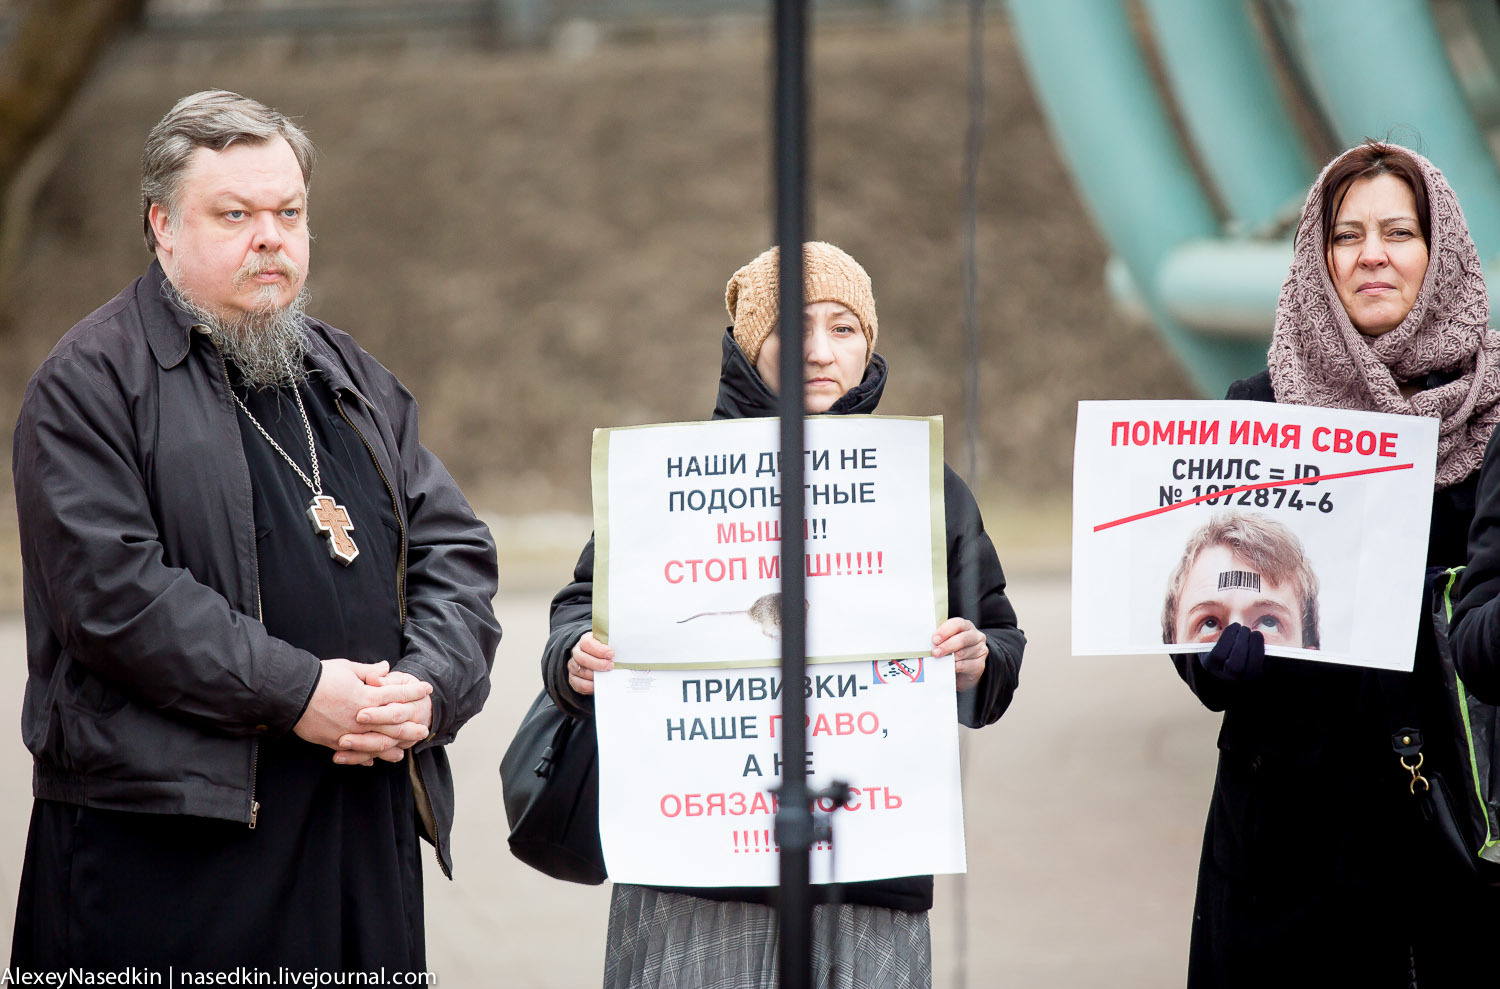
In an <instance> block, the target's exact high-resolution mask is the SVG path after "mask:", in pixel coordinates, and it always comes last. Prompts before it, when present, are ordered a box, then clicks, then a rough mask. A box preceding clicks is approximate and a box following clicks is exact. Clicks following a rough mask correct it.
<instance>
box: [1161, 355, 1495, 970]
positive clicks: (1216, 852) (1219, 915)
mask: <svg viewBox="0 0 1500 989" xmlns="http://www.w3.org/2000/svg"><path fill="white" fill-rule="evenodd" d="M1225 397H1226V398H1230V399H1249V400H1255V401H1274V395H1273V393H1272V388H1271V383H1270V376H1269V374H1268V373H1266V372H1262V373H1261V374H1259V375H1256V376H1254V377H1251V378H1247V379H1245V380H1243V381H1238V382H1236V383H1235V384H1233V385H1231V386H1230V388H1229V393H1228V394H1227V395H1226V396H1225ZM1475 483H1476V479H1475V477H1474V476H1471V477H1469V478H1467V479H1466V480H1464V481H1463V482H1461V483H1459V484H1456V485H1453V486H1451V487H1448V488H1443V489H1440V490H1438V491H1436V492H1435V494H1434V498H1433V507H1432V517H1431V523H1430V536H1429V542H1428V564H1429V565H1430V566H1454V565H1460V564H1462V563H1463V562H1464V539H1465V534H1466V532H1467V530H1468V526H1469V520H1470V519H1471V518H1472V516H1473V514H1474V492H1475ZM1393 508H1397V510H1399V509H1398V507H1397V506H1393ZM1430 642H1431V640H1430V638H1429V637H1428V636H1425V635H1424V636H1423V637H1422V638H1421V639H1419V642H1418V648H1417V656H1416V667H1415V670H1414V672H1412V673H1395V672H1389V671H1382V670H1373V669H1365V668H1361V667H1354V666H1340V665H1333V664H1327V663H1318V662H1312V661H1304V660H1295V659H1275V658H1273V659H1270V660H1268V664H1267V669H1266V672H1265V673H1264V674H1263V675H1262V676H1260V677H1259V678H1258V679H1255V680H1251V681H1243V682H1233V681H1225V680H1220V679H1217V678H1216V677H1213V676H1211V675H1209V674H1208V673H1205V672H1204V671H1203V669H1202V667H1200V666H1199V665H1198V663H1197V660H1196V658H1195V657H1193V656H1177V657H1174V663H1175V665H1176V666H1177V671H1178V673H1179V675H1181V676H1182V678H1183V679H1184V680H1185V681H1186V682H1187V684H1188V685H1189V686H1190V687H1191V688H1192V689H1193V691H1194V693H1196V694H1197V695H1198V697H1199V699H1200V700H1202V702H1203V703H1204V705H1206V706H1207V707H1208V708H1209V709H1210V710H1214V711H1223V712H1224V719H1223V724H1222V726H1221V728H1220V732H1219V750H1220V751H1219V764H1218V773H1217V776H1216V777H1215V780H1214V791H1213V797H1212V800H1211V803H1210V806H1209V813H1208V822H1207V825H1206V827H1205V829H1204V837H1203V852H1202V858H1201V861H1200V864H1199V871H1198V891H1197V902H1196V905H1195V907H1194V912H1193V927H1192V947H1191V956H1190V962H1189V976H1188V985H1189V986H1190V987H1192V989H1202V987H1220V986H1246V987H1249V986H1256V987H1259V986H1267V985H1278V986H1291V985H1297V986H1300V985H1319V986H1328V985H1348V986H1361V987H1365V986H1387V985H1389V986H1397V985H1400V986H1405V985H1406V984H1407V983H1406V981H1403V979H1402V977H1403V976H1404V975H1405V973H1406V972H1407V969H1408V967H1409V966H1410V961H1411V954H1412V951H1413V950H1414V946H1415V947H1416V949H1418V950H1417V951H1416V953H1417V955H1418V956H1419V961H1418V970H1419V971H1420V972H1422V973H1423V976H1424V977H1423V979H1422V981H1421V983H1420V984H1421V985H1422V986H1424V987H1426V986H1428V985H1447V984H1449V983H1448V982H1446V981H1444V980H1443V979H1441V978H1434V977H1433V976H1434V975H1435V973H1436V972H1437V970H1438V966H1439V965H1446V964H1448V963H1450V962H1451V961H1452V960H1453V959H1462V958H1464V957H1465V956H1464V954H1463V952H1464V950H1465V948H1464V947H1461V946H1462V945H1463V941H1462V935H1461V933H1460V932H1461V929H1462V925H1463V924H1464V923H1467V922H1469V921H1470V920H1471V919H1474V918H1475V917H1476V916H1478V915H1480V914H1481V913H1482V912H1483V911H1488V913H1487V916H1488V917H1489V921H1488V922H1489V923H1493V922H1495V920H1496V919H1497V916H1496V914H1495V913H1494V912H1493V904H1492V901H1485V902H1480V903H1478V904H1477V905H1476V904H1475V903H1474V902H1473V901H1471V900H1470V899H1469V897H1470V895H1471V893H1472V892H1473V891H1472V890H1470V889H1468V888H1467V887H1465V886H1463V885H1462V884H1461V883H1459V882H1458V881H1457V879H1456V877H1452V876H1451V875H1450V874H1449V873H1447V872H1445V871H1444V870H1443V869H1442V866H1441V863H1439V862H1438V861H1437V858H1436V846H1435V843H1434V842H1432V840H1431V834H1430V833H1429V830H1428V829H1427V828H1426V827H1424V826H1423V825H1424V822H1422V821H1420V820H1419V819H1418V818H1417V816H1416V813H1415V802H1414V801H1413V799H1412V796H1411V793H1410V790H1409V784H1410V778H1411V777H1410V774H1409V773H1408V772H1406V771H1405V770H1403V769H1402V768H1401V766H1400V765H1399V762H1398V758H1397V756H1396V754H1395V753H1394V751H1393V750H1392V748H1391V740H1390V736H1391V734H1392V730H1393V729H1392V724H1391V719H1392V712H1393V711H1396V710H1400V711H1404V712H1406V713H1407V716H1409V717H1414V718H1418V719H1420V720H1421V721H1422V722H1423V723H1422V724H1421V725H1418V726H1417V727H1421V728H1423V730H1424V734H1425V735H1426V737H1427V746H1426V750H1425V754H1426V757H1427V763H1426V766H1427V767H1429V768H1442V769H1448V767H1450V766H1451V765H1452V762H1451V760H1450V759H1449V757H1448V756H1447V753H1446V751H1445V745H1444V743H1446V742H1451V741H1453V740H1452V739H1451V738H1446V737H1444V736H1443V732H1442V729H1441V727H1440V726H1441V725H1443V724H1444V723H1446V718H1445V715H1444V708H1443V699H1442V686H1441V683H1440V681H1439V680H1438V679H1437V669H1436V659H1435V657H1434V655H1433V654H1432V652H1431V645H1430ZM1403 720H1404V718H1403ZM1450 911H1452V912H1450ZM1435 932H1436V937H1437V939H1438V940H1439V941H1440V942H1441V943H1443V944H1444V945H1445V946H1448V947H1451V949H1452V951H1451V952H1450V953H1449V955H1448V957H1447V958H1440V959H1434V958H1433V956H1432V953H1431V952H1430V951H1429V950H1428V949H1429V948H1430V947H1431V944H1432V942H1433V936H1434V933H1435ZM1450 936H1451V938H1452V940H1451V945H1450V944H1448V942H1447V941H1446V940H1445V939H1447V938H1449V937H1450ZM1470 950H1472V949H1470Z"/></svg>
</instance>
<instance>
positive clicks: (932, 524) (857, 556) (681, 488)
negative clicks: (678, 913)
mask: <svg viewBox="0 0 1500 989" xmlns="http://www.w3.org/2000/svg"><path fill="white" fill-rule="evenodd" d="M805 435H806V450H805V452H804V469H805V472H806V473H805V477H804V482H805V485H806V487H805V489H804V495H805V500H806V511H805V516H806V518H805V522H804V527H803V534H804V538H805V540H806V546H805V553H804V556H803V560H802V566H803V567H804V568H805V571H804V572H805V574H806V600H805V602H802V603H801V604H802V607H803V609H804V613H805V615H806V621H807V626H806V627H807V654H808V658H809V663H810V664H813V665H809V668H808V672H807V677H806V680H805V682H804V683H802V684H798V685H797V686H796V688H795V689H798V690H800V691H802V693H803V695H804V696H805V697H806V700H807V709H808V720H807V729H806V730H807V747H806V751H807V757H806V758H807V767H808V774H809V779H808V786H809V789H810V790H812V791H814V792H816V791H818V790H821V789H822V788H824V787H826V786H827V785H829V784H830V783H831V782H832V781H834V780H842V781H844V782H847V783H848V784H850V786H851V787H852V791H851V800H850V802H849V805H848V806H847V807H843V808H838V809H834V808H833V807H832V805H831V804H828V803H827V802H826V801H825V802H824V804H823V805H822V806H821V807H820V808H819V809H820V810H821V811H823V812H826V814H827V818H828V821H829V823H830V824H831V826H832V834H833V838H834V840H833V843H832V844H829V843H828V842H827V841H820V842H818V843H817V844H815V845H814V847H813V848H812V859H811V864H812V879H813V881H814V882H817V883H826V882H834V881H838V882H850V881H859V880H868V879H880V878H888V877H891V876H907V875H924V874H928V873H949V872H961V871H963V869H964V843H963V805H962V799H961V793H960V787H959V770H958V728H957V698H956V694H955V692H954V678H953V677H954V675H953V662H952V659H951V658H947V659H943V660H935V659H933V658H932V656H931V650H932V634H933V632H934V631H935V630H936V629H937V627H938V625H939V624H941V621H942V619H944V618H946V617H947V613H948V601H947V559H946V536H945V531H946V526H945V521H944V517H943V462H942V447H943V441H942V422H941V420H940V419H901V418H887V417H873V416H832V417H811V418H809V419H808V420H807V422H806V433H805ZM778 446H779V435H778V427H777V422H776V420H773V419H741V420H725V421H720V422H712V423H683V424H673V425H664V426H646V427H636V428H622V429H610V430H599V431H597V432H596V433H595V436H594V463H593V466H594V517H595V545H596V554H597V555H596V563H595V584H594V605H595V609H594V633H595V635H596V636H597V637H598V638H600V639H602V640H604V641H607V642H608V643H609V644H610V645H611V646H612V647H613V648H614V650H615V662H616V666H617V668H616V669H615V670H614V671H612V672H609V673H604V674H600V675H599V676H598V677H596V679H595V688H596V695H595V707H594V710H595V723H596V727H597V729H598V733H599V796H600V801H599V818H600V821H599V825H600V834H601V838H602V840H603V845H604V857H605V863H606V865H607V867H608V870H609V874H610V877H611V878H612V879H614V880H615V881H617V882H637V883H646V884H653V885H666V886H767V885H774V884H775V883H776V882H777V881H778V877H779V870H780V855H779V852H780V849H779V848H778V847H777V844H776V839H775V813H776V796H775V793H776V790H777V787H778V786H779V784H780V782H781V778H782V767H781V750H782V744H783V740H784V734H785V733H784V732H783V731H782V730H781V711H782V697H781V693H782V678H781V671H780V668H779V667H778V666H777V665H776V664H777V663H778V662H779V660H780V655H781V639H780V632H781V619H782V616H783V609H782V607H781V603H780V591H781V562H780V560H781V528H780V482H781V475H780V471H779V469H778V454H777V448H778ZM913 657H915V658H913Z"/></svg>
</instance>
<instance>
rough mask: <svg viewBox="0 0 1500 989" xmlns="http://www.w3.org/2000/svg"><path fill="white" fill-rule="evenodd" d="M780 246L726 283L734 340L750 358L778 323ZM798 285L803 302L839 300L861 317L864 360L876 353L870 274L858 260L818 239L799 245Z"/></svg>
mask: <svg viewBox="0 0 1500 989" xmlns="http://www.w3.org/2000/svg"><path fill="white" fill-rule="evenodd" d="M780 258H781V252H780V250H779V249H777V248H775V247H773V248H771V249H770V250H769V251H766V252H764V253H762V254H761V255H760V256H759V257H757V258H756V259H755V260H754V261H751V262H750V263H749V264H747V265H745V266H744V267H743V268H741V269H740V270H739V271H736V272H735V273H734V275H733V276H732V277H731V278H730V279H729V284H728V285H726V286H725V287H724V308H725V309H728V310H729V318H730V319H731V320H733V321H734V342H735V343H737V344H739V345H740V349H741V350H743V351H744V352H745V356H746V357H748V358H750V363H751V364H754V363H755V362H756V360H757V359H758V358H759V357H760V348H761V345H762V344H764V343H765V342H766V337H768V336H770V335H771V330H772V329H774V328H775V326H776V315H777V312H778V298H779V296H778V295H777V293H778V292H779V291H780V288H781V278H780V275H779V274H778V271H777V267H776V266H777V265H778V264H779V263H780ZM802 286H803V288H802V290H803V293H804V295H803V300H804V303H803V304H804V305H812V304H813V303H814V302H837V303H839V304H840V305H842V306H844V307H845V308H846V309H848V310H849V311H850V312H852V313H853V314H854V315H856V316H858V317H859V324H860V329H862V330H864V333H865V343H866V344H868V346H867V347H866V348H865V364H866V365H868V364H869V363H870V357H871V356H872V355H873V354H874V353H875V336H876V333H877V332H878V326H877V324H876V322H875V294H874V292H873V291H871V289H870V276H869V275H868V274H866V272H865V269H864V268H862V267H860V264H859V262H858V261H856V260H854V259H853V258H851V257H850V256H849V255H847V254H845V253H844V252H843V251H841V250H839V249H838V248H837V247H834V246H833V245H832V244H825V243H823V242H822V241H820V240H810V241H808V242H807V243H805V244H803V245H802Z"/></svg>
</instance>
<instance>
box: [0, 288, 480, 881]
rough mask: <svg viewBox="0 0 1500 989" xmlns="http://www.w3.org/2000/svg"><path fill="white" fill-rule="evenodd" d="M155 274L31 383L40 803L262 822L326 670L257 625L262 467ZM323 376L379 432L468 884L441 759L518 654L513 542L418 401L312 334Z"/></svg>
mask: <svg viewBox="0 0 1500 989" xmlns="http://www.w3.org/2000/svg"><path fill="white" fill-rule="evenodd" d="M163 281H164V276H163V274H162V270H161V268H160V266H159V265H157V264H154V263H153V264H152V266H151V268H150V270H149V271H148V272H147V273H146V274H145V275H144V276H142V277H141V278H138V279H136V281H135V282H133V283H132V284H131V285H129V286H127V287H126V288H125V289H124V290H123V291H122V292H121V293H120V294H119V295H118V296H116V297H115V298H114V299H113V300H111V301H110V302H109V303H107V304H105V305H104V306H102V307H101V308H100V309H98V310H97V311H95V312H94V313H93V314H92V315H90V316H89V317H88V318H86V319H85V320H83V321H82V322H81V323H79V324H78V325H77V326H75V327H73V328H72V329H71V330H70V331H68V333H67V334H66V335H65V336H64V337H63V338H62V340H61V341H59V342H58V344H57V346H56V347H54V348H53V350H52V353H51V354H50V355H49V356H48V358H47V360H46V361H45V362H44V363H43V364H42V366H41V367H40V368H39V369H38V370H37V372H36V374H35V375H34V376H33V377H32V379H31V383H30V384H29V385H28V386H27V389H26V396H25V399H24V402H23V404H22V407H21V415H20V419H19V421H18V422H17V423H16V430H15V449H14V457H13V460H12V470H13V472H14V477H15V491H16V508H17V513H18V516H19V521H20V529H21V560H22V567H23V570H22V575H23V581H24V595H25V610H26V643H27V662H28V667H29V677H28V679H27V683H26V697H25V702H24V706H23V709H22V714H21V729H22V735H23V736H24V739H25V742H26V746H27V748H28V749H30V750H31V753H32V756H33V759H34V763H35V771H34V777H33V781H34V782H33V788H34V792H35V794H36V796H37V797H39V798H43V799H49V800H60V801H66V802H71V803H77V804H83V805H86V806H89V807H99V808H106V809H111V810H128V811H139V812H147V813H158V814H187V815H195V816H200V817H210V818H221V819H227V820H235V821H244V822H245V823H247V824H249V823H250V822H251V821H252V817H253V813H254V809H255V804H256V799H255V796H256V795H255V766H256V760H257V751H258V744H259V743H258V739H259V738H260V737H261V736H265V735H276V734H282V733H285V732H287V731H290V730H291V728H292V726H293V725H294V724H295V723H296V722H297V720H298V718H299V717H300V716H301V713H302V710H303V707H304V706H305V704H306V703H307V700H308V698H309V697H310V696H311V693H312V690H313V687H314V686H315V684H316V682H317V678H318V676H319V672H320V666H319V663H318V660H319V657H315V656H313V655H312V654H310V653H307V652H305V651H303V650H300V649H296V648H294V647H292V646H291V645H289V644H287V643H286V642H283V641H281V640H279V639H276V638H273V637H272V636H270V635H269V634H267V632H266V630H265V627H264V626H263V625H261V623H260V622H259V621H257V620H256V615H257V614H258V610H259V600H260V580H261V579H262V577H263V575H262V574H260V573H259V571H258V567H257V563H256V552H255V538H256V534H255V523H254V513H253V509H252V504H251V491H250V474H249V468H248V466H247V465H246V462H245V454H244V448H243V446H242V445H241V440H240V430H239V424H238V420H237V418H236V416H237V413H236V411H235V406H234V403H233V401H232V399H231V395H230V386H229V380H228V376H227V374H226V371H225V365H224V362H223V360H222V358H221V357H220V356H219V353H218V350H217V348H216V347H214V345H213V344H212V342H211V341H210V340H209V339H208V338H207V337H206V336H204V335H202V334H199V333H194V332H190V331H189V330H188V329H186V328H185V327H184V326H183V325H182V323H180V322H179V321H178V320H176V319H175V318H174V317H173V315H172V313H171V311H170V310H169V309H168V308H167V304H166V303H165V301H164V300H163V296H162V285H163ZM308 324H309V327H310V330H311V333H310V342H309V355H308V356H309V360H310V362H311V364H312V366H313V368H314V371H315V373H321V374H323V375H324V376H325V377H326V379H327V381H328V383H329V385H330V386H331V388H332V389H333V391H334V393H335V395H336V396H337V400H338V405H339V408H340V411H341V412H342V413H343V414H344V416H345V418H346V419H348V421H349V423H350V425H351V426H353V428H354V429H355V430H356V431H357V432H358V433H359V435H360V436H361V437H362V438H363V439H364V441H365V444H366V446H367V447H368V448H369V451H370V456H371V457H372V458H373V459H374V461H375V464H376V466H377V467H378V468H379V470H380V473H381V474H382V475H383V476H384V477H385V478H386V481H387V484H388V486H389V487H390V489H391V491H390V495H391V499H392V501H393V503H394V505H395V509H396V515H397V519H398V522H399V525H400V527H401V533H402V536H403V539H402V544H401V569H400V571H399V572H398V574H397V586H398V588H400V589H401V591H402V597H403V600H402V601H401V602H400V604H401V607H402V615H403V618H404V621H403V625H402V637H403V641H404V646H405V648H404V653H403V655H402V656H401V658H400V659H399V661H397V662H395V663H393V664H392V665H393V667H394V668H395V669H398V670H406V671H408V672H410V673H412V674H413V675H415V676H417V677H419V678H421V679H423V680H426V681H427V682H429V683H431V684H432V686H433V691H432V705H433V707H432V716H433V724H432V729H433V735H432V737H430V738H429V739H428V740H427V741H425V742H423V743H421V745H419V746H417V747H415V748H413V750H412V751H413V753H414V754H415V756H416V757H415V758H414V759H412V760H410V761H409V763H408V764H409V765H410V766H411V767H412V776H413V783H414V784H415V786H416V790H417V793H416V796H417V803H418V807H419V809H420V811H421V813H422V817H423V822H424V824H425V825H426V830H427V832H428V834H427V836H428V838H429V839H431V840H432V841H433V842H434V844H435V845H436V846H437V849H438V855H439V859H440V861H441V862H442V864H443V868H444V870H445V871H447V870H448V869H449V868H450V861H449V855H448V833H449V830H450V828H451V825H452V817H453V782H452V775H451V773H450V771H449V769H448V764H447V758H446V755H445V754H444V752H443V750H442V748H441V747H442V746H443V745H446V744H447V743H448V742H450V741H452V740H453V737H454V734H455V733H456V732H457V731H458V729H459V727H460V726H462V725H463V724H464V723H465V722H466V721H468V720H469V718H471V717H473V716H474V715H475V714H476V713H478V711H479V709H480V707H481V706H482V705H483V703H484V699H485V697H486V695H487V694H488V693H489V668H490V663H491V662H492V660H493V657H494V652H495V647H496V645H497V644H498V643H499V640H500V627H499V625H498V624H497V623H496V622H495V616H494V612H493V611H492V609H491V605H490V599H491V597H492V596H493V595H494V592H495V584H496V563H495V548H494V543H493V542H492V541H491V539H490V536H489V532H488V530H487V529H486V528H485V526H484V525H483V523H481V522H479V521H478V519H476V518H475V517H474V514H473V512H472V511H471V510H470V509H469V505H468V503H467V502H466V501H465V500H464V498H463V496H462V494H460V493H459V490H458V487H457V485H456V484H455V483H454V481H453V478H452V477H450V476H449V474H448V472H447V471H446V470H444V469H443V466H442V464H441V463H439V462H438V459H437V458H436V457H434V456H433V455H432V454H431V453H430V452H429V451H428V450H427V449H426V448H425V447H423V446H422V445H421V443H420V442H419V441H418V438H417V406H416V402H415V401H414V400H413V399H412V397H411V394H410V393H409V392H408V391H407V390H406V389H405V388H404V387H403V386H402V385H401V383H400V382H399V381H397V380H396V378H395V377H394V376H393V375H392V374H391V373H390V372H389V371H387V370H386V369H385V368H384V367H382V366H381V365H380V364H379V363H378V362H377V361H376V360H375V359H374V358H372V357H370V355H369V354H367V353H365V352H364V351H363V350H362V349H360V347H359V346H358V345H357V344H356V343H355V342H354V341H353V339H351V338H350V337H349V336H348V335H347V334H345V333H343V332H341V331H339V330H336V329H334V328H332V327H330V326H328V325H326V324H324V323H321V322H318V321H317V320H312V319H309V320H308Z"/></svg>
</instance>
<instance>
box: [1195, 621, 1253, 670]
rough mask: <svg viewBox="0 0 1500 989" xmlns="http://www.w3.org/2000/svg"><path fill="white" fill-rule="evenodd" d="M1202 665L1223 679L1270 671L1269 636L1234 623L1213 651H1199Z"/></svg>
mask: <svg viewBox="0 0 1500 989" xmlns="http://www.w3.org/2000/svg"><path fill="white" fill-rule="evenodd" d="M1198 665H1199V666H1202V667H1203V668H1204V669H1205V670H1207V671H1208V672H1209V673H1212V674H1213V675H1214V676H1216V677H1218V678H1219V679H1220V680H1254V679H1255V678H1256V677H1258V676H1260V675H1261V674H1262V673H1264V672H1265V671H1266V637H1265V636H1264V635H1261V634H1260V632H1258V631H1251V630H1250V629H1248V628H1246V627H1245V626H1243V625H1241V624H1240V623H1239V622H1232V623H1231V624H1230V625H1229V626H1228V627H1227V628H1225V629H1224V631H1223V633H1222V634H1221V635H1220V636H1219V641H1218V642H1215V643H1214V647H1213V650H1212V651H1211V652H1205V653H1199V654H1198Z"/></svg>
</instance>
